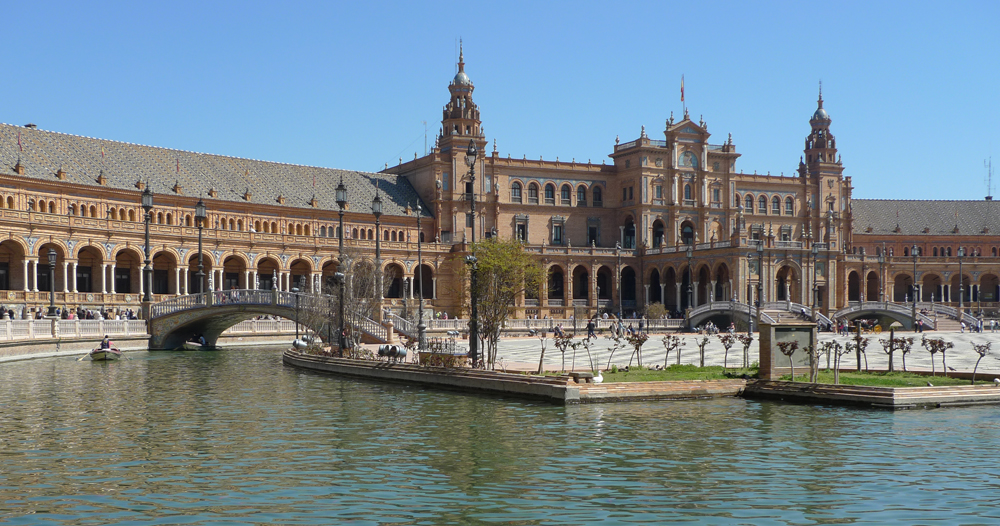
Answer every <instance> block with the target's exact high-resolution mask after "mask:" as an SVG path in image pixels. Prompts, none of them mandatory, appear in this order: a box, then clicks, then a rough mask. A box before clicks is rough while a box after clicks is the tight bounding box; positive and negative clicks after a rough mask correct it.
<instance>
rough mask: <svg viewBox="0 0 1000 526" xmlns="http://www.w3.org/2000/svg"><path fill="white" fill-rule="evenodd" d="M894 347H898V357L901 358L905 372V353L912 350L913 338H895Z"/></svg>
mask: <svg viewBox="0 0 1000 526" xmlns="http://www.w3.org/2000/svg"><path fill="white" fill-rule="evenodd" d="M896 342H897V343H896V348H897V349H899V357H900V358H902V359H903V372H904V373H905V372H906V355H907V354H910V351H912V350H913V338H912V337H910V338H896Z"/></svg>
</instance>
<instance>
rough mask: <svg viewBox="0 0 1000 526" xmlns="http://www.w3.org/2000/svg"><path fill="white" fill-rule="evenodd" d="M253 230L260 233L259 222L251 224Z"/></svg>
mask: <svg viewBox="0 0 1000 526" xmlns="http://www.w3.org/2000/svg"><path fill="white" fill-rule="evenodd" d="M264 224H265V225H266V224H267V223H264ZM253 229H254V230H256V231H258V232H260V221H254V222H253Z"/></svg>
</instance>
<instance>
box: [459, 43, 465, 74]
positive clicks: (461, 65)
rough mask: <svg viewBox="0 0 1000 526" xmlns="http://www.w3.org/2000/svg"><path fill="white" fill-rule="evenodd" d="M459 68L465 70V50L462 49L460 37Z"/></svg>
mask: <svg viewBox="0 0 1000 526" xmlns="http://www.w3.org/2000/svg"><path fill="white" fill-rule="evenodd" d="M458 70H459V71H465V51H464V50H463V49H462V39H461V38H460V39H458Z"/></svg>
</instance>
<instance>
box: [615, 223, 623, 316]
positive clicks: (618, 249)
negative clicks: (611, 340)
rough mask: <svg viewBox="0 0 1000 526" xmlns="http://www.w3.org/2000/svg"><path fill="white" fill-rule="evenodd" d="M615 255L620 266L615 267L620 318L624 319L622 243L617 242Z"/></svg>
mask: <svg viewBox="0 0 1000 526" xmlns="http://www.w3.org/2000/svg"><path fill="white" fill-rule="evenodd" d="M615 256H617V257H618V266H617V267H615V283H616V285H617V287H616V289H617V290H618V319H619V320H620V319H622V243H621V241H618V242H616V243H615Z"/></svg>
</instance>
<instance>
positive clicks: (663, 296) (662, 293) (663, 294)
mask: <svg viewBox="0 0 1000 526" xmlns="http://www.w3.org/2000/svg"><path fill="white" fill-rule="evenodd" d="M660 303H662V304H663V306H664V307H666V306H667V284H666V283H660Z"/></svg>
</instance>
